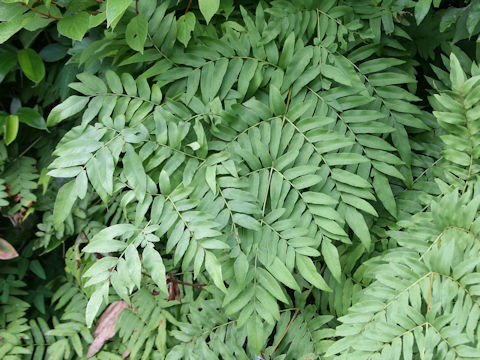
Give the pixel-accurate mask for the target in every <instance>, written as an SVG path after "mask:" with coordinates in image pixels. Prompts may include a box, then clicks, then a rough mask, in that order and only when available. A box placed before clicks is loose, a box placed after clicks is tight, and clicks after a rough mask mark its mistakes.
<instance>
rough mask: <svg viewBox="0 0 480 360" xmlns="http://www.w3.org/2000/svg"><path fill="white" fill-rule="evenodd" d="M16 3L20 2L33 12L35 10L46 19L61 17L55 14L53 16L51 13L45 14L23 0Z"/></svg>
mask: <svg viewBox="0 0 480 360" xmlns="http://www.w3.org/2000/svg"><path fill="white" fill-rule="evenodd" d="M18 3H19V4H21V5H23V6H25V7H27V8H29V9H30V10H32V11H33V12H36V13H37V14H40V15H42V16H44V17H45V18H47V19H55V20H60V19H61V18H59V17H56V16H53V15H51V14H45V13H44V12H41V11H39V10H37V9H35V8H33V7H31V6H30V5H28V4H27V3H24V2H23V1H19V2H18Z"/></svg>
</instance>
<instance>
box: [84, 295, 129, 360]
mask: <svg viewBox="0 0 480 360" xmlns="http://www.w3.org/2000/svg"><path fill="white" fill-rule="evenodd" d="M127 307H128V304H127V303H126V302H125V301H123V300H120V301H115V302H113V303H111V304H110V306H109V307H108V308H107V309H106V310H105V311H104V312H103V314H102V316H101V317H100V319H99V320H98V324H97V327H96V328H95V330H94V332H93V336H94V337H95V340H93V343H92V345H90V347H89V348H88V353H87V358H89V357H92V356H93V355H95V354H96V353H98V352H99V351H100V349H101V348H102V346H103V344H105V341H107V340H108V339H110V338H112V337H113V335H115V323H116V322H117V318H118V316H119V315H120V313H121V312H122V310H123V309H125V308H127Z"/></svg>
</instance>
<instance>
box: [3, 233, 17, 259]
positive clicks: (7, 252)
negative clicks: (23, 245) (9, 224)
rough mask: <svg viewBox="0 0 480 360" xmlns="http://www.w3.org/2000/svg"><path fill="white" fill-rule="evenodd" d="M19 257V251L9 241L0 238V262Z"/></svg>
mask: <svg viewBox="0 0 480 360" xmlns="http://www.w3.org/2000/svg"><path fill="white" fill-rule="evenodd" d="M17 256H18V253H17V250H15V248H14V247H13V246H12V245H11V244H10V243H9V242H8V241H7V240H4V239H2V238H0V260H10V259H13V258H16V257H17Z"/></svg>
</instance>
